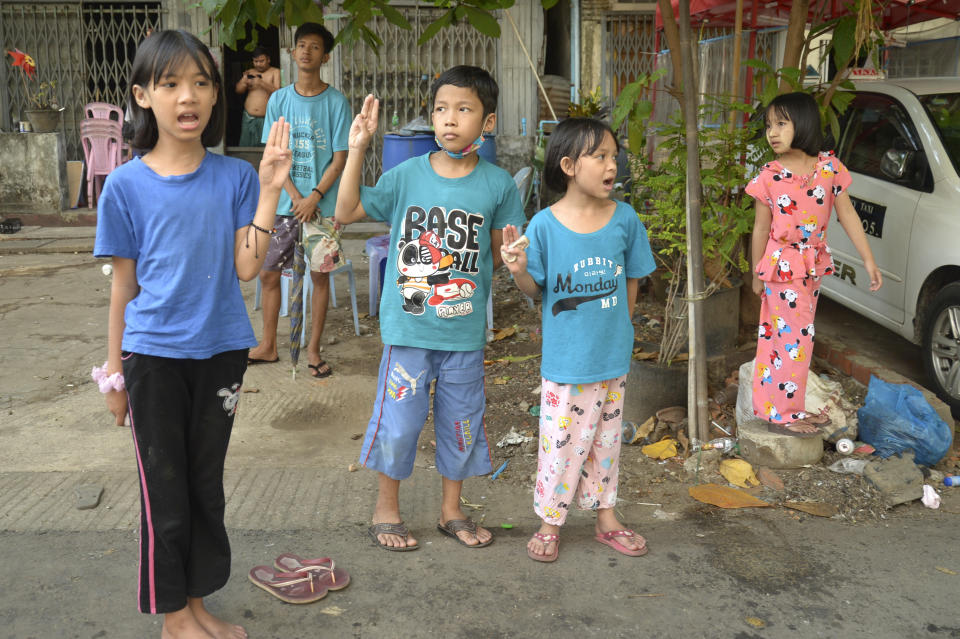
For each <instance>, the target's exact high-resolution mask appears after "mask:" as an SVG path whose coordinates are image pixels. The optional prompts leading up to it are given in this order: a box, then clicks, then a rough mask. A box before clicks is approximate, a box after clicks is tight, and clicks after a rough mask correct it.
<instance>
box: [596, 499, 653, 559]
mask: <svg viewBox="0 0 960 639" xmlns="http://www.w3.org/2000/svg"><path fill="white" fill-rule="evenodd" d="M626 528H627V527H626V526H624V525H623V524H622V523H620V520H619V519H617V516H616V514H614V512H613V508H600V509H598V510H597V527H596V531H597V534H598V535H600V534H603V533H608V532H613V531H614V530H625V529H626ZM617 541H618V542H620V545H622V546H624V547H626V548H627V549H628V550H640V549H641V548H643V547H644V546H645V545H646V541H644V539H643V538H642V537H640V535H637V534H634V535H633V537H617Z"/></svg>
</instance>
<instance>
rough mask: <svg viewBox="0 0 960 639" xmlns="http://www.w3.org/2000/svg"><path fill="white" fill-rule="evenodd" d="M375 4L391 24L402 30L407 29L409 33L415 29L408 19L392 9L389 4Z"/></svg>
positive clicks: (378, 2) (377, 2)
mask: <svg viewBox="0 0 960 639" xmlns="http://www.w3.org/2000/svg"><path fill="white" fill-rule="evenodd" d="M374 4H376V6H377V8H378V9H380V11H381V12H382V13H383V17H384V18H386V19H387V22H389V23H390V24H392V25H395V26H398V27H400V28H401V29H406V30H407V31H409V30H410V29H412V28H413V27H412V26H410V22H409V21H408V20H407V18H406V17H405V16H404V15H403V14H402V13H400V12H399V11H397V10H396V9H394V8H393V7H391V6H390V5H389V4H388V3H386V2H380V1H379V0H378V1H376V2H374Z"/></svg>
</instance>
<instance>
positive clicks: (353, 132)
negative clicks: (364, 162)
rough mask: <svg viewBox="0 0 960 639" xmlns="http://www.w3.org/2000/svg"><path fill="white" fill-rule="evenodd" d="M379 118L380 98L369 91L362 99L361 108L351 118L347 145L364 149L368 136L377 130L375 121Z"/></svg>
mask: <svg viewBox="0 0 960 639" xmlns="http://www.w3.org/2000/svg"><path fill="white" fill-rule="evenodd" d="M379 120H380V100H378V99H376V98H375V97H373V94H372V93H370V94H368V95H367V97H365V98H364V99H363V108H361V109H360V113H358V114H357V117H355V118H354V119H353V123H352V124H351V125H350V133H349V137H348V138H347V140H348V141H347V146H349V147H350V148H351V149H356V150H358V151H366V150H367V146H369V144H370V138H372V137H373V134H374V133H376V132H377V122H378V121H379Z"/></svg>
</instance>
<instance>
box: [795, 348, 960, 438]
mask: <svg viewBox="0 0 960 639" xmlns="http://www.w3.org/2000/svg"><path fill="white" fill-rule="evenodd" d="M813 355H814V357H817V358H819V359H820V360H821V361H822V363H824V364H826V365H829V366H832V367H833V368H835V369H837V370H838V371H839V372H841V373H843V374H844V375H846V376H848V377H852V378H853V379H855V380H856V381H858V382H860V383H861V384H863V385H864V386H869V385H870V376H871V375H873V376H876V377H878V378H879V379H882V380H883V381H885V382H889V383H891V384H910V385H911V386H913V387H914V388H916V389H917V390H919V391H920V392H921V393H923V397H924V399H926V400H927V402H929V403H930V405H931V406H932V407H933V409H934V410H935V411H936V412H937V415H939V416H940V418H941V419H942V420H943V421H945V422H946V423H947V424H949V425H950V428H951V429H953V430H954V434H956V425H955V423H954V419H953V415H952V414H951V413H950V406H948V405H947V404H946V403H945V402H943V401H942V400H941V399H940V398H939V397H937V395H936V393H934V392H933V391H931V390H930V389H928V388H926V387H924V386H921V385H920V384H917V383H916V382H914V381H912V380H909V379H907V378H906V377H904V376H903V375H901V374H900V373H897V372H896V371H892V370H890V369H889V368H886V367H885V366H882V365H881V364H880V363H879V362H877V361H876V360H874V359H872V358H870V357H867V356H866V355H861V354H860V353H857V352H856V351H855V350H853V349H852V348H850V347H848V346H847V345H846V344H845V343H843V342H841V341H840V340H838V339H835V338H834V339H831V338H829V337H824V336H821V335H817V338H816V340H815V341H814V343H813Z"/></svg>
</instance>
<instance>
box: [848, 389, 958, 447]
mask: <svg viewBox="0 0 960 639" xmlns="http://www.w3.org/2000/svg"><path fill="white" fill-rule="evenodd" d="M857 416H858V417H859V420H860V439H861V440H862V441H865V442H866V443H868V444H871V445H872V446H874V447H875V448H876V449H877V452H876V454H877V455H878V456H880V457H889V456H890V455H893V454H894V453H899V452H901V451H905V450H912V451H914V453H915V460H916V462H917V463H918V464H921V465H923V466H933V465H934V464H936V463H937V462H938V461H940V460H941V459H943V456H944V455H945V454H946V453H947V451H948V450H949V449H950V445H951V444H952V443H953V432H952V431H951V430H950V427H949V426H948V425H947V423H946V422H944V421H943V420H942V419H940V416H939V415H937V413H936V411H934V410H933V407H932V406H930V403H929V402H927V400H926V399H924V397H923V393H921V392H920V391H919V390H917V389H916V388H914V387H913V386H911V385H909V384H890V383H888V382H885V381H883V380H882V379H878V378H876V377H872V376H871V377H870V386H869V387H868V389H867V398H866V401H865V403H864V405H863V408H861V409H860V410H859V411H857Z"/></svg>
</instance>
